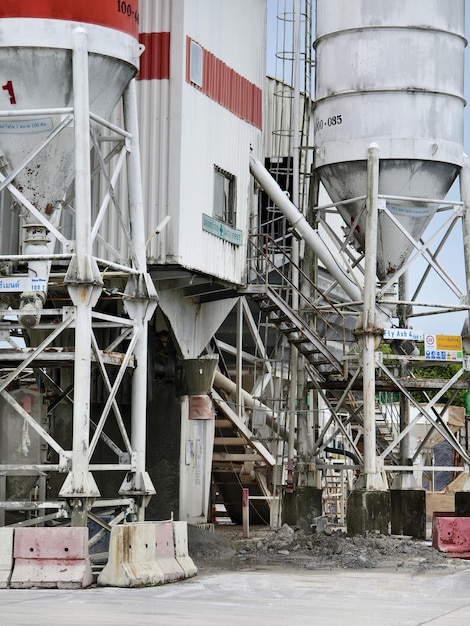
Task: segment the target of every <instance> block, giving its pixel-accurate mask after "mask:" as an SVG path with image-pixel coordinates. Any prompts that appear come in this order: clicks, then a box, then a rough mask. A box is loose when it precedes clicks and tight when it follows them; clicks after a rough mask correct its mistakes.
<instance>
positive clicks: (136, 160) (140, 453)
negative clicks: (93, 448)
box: [121, 80, 157, 521]
mask: <svg viewBox="0 0 470 626" xmlns="http://www.w3.org/2000/svg"><path fill="white" fill-rule="evenodd" d="M123 108H124V124H125V128H126V130H127V131H128V132H129V133H130V135H131V137H130V138H129V139H128V142H129V154H128V157H127V185H128V193H129V219H130V226H131V237H132V244H133V246H134V255H135V256H134V262H135V265H136V269H138V270H139V272H140V274H139V276H138V278H137V279H136V278H135V277H131V278H130V279H129V284H128V287H127V288H126V292H127V293H128V295H130V296H131V298H132V300H131V301H127V302H126V307H127V310H128V313H129V315H130V316H131V317H132V319H133V320H134V323H135V324H136V325H137V327H138V330H137V332H138V334H139V336H138V339H137V343H136V346H135V349H134V355H135V360H136V368H135V370H134V372H133V376H132V395H131V398H132V406H131V421H132V423H131V444H132V449H133V453H134V459H133V462H134V468H135V471H134V472H133V473H132V476H131V475H129V476H128V478H127V480H126V481H124V484H123V487H121V493H123V492H126V493H133V494H135V495H141V496H144V497H147V496H148V497H150V496H151V495H152V494H154V493H155V489H154V487H153V484H152V481H151V479H150V476H149V475H148V474H147V472H146V441H147V385H148V380H147V370H148V368H147V358H148V357H147V353H148V321H149V319H150V318H151V316H152V314H153V312H154V311H155V308H156V306H157V294H156V291H155V288H154V286H153V283H152V281H151V279H150V276H149V275H148V274H147V257H146V237H145V224H144V202H143V194H142V168H141V162H140V152H139V127H138V114H137V97H136V85H135V80H132V81H131V82H130V84H129V86H128V87H127V89H126V91H125V92H124V94H123ZM129 479H130V480H129ZM124 485H125V486H124ZM147 501H148V498H147V499H145V498H144V500H143V501H142V502H141V505H142V506H139V508H138V518H139V521H143V520H144V516H145V506H146V504H147Z"/></svg>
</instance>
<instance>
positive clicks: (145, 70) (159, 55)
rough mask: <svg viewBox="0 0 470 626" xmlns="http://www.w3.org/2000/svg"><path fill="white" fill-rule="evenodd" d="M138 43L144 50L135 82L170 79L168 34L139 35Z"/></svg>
mask: <svg viewBox="0 0 470 626" xmlns="http://www.w3.org/2000/svg"><path fill="white" fill-rule="evenodd" d="M139 41H140V43H141V44H143V45H144V46H145V50H144V52H143V53H142V55H141V57H140V71H139V75H138V76H137V80H152V79H157V80H161V79H164V78H170V33H141V34H140V35H139Z"/></svg>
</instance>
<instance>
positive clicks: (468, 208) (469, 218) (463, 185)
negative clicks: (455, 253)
mask: <svg viewBox="0 0 470 626" xmlns="http://www.w3.org/2000/svg"><path fill="white" fill-rule="evenodd" d="M460 195H461V198H462V202H463V225H462V228H463V242H464V246H463V250H464V262H465V281H466V287H467V302H469V303H470V163H469V160H468V157H467V155H464V159H463V166H462V169H461V171H460ZM469 318H470V312H469ZM469 329H470V319H469Z"/></svg>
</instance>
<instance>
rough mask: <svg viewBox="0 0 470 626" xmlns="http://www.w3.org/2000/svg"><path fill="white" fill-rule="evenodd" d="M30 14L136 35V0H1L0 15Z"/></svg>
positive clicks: (5, 16) (35, 16) (29, 15)
mask: <svg viewBox="0 0 470 626" xmlns="http://www.w3.org/2000/svg"><path fill="white" fill-rule="evenodd" d="M8 17H32V18H39V19H53V20H70V21H72V22H85V23H86V24H97V25H99V26H107V27H109V28H115V29H117V30H120V31H123V32H125V33H128V34H129V35H132V36H133V37H135V38H137V36H138V32H139V2H138V0H1V2H0V18H8Z"/></svg>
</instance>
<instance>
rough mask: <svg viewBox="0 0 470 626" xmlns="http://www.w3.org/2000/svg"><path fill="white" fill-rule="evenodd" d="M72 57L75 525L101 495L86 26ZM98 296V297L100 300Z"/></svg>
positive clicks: (70, 483)
mask: <svg viewBox="0 0 470 626" xmlns="http://www.w3.org/2000/svg"><path fill="white" fill-rule="evenodd" d="M73 38H74V48H73V56H72V71H73V87H74V89H73V92H74V114H75V126H74V131H75V229H76V242H75V243H76V246H75V248H76V249H75V262H74V261H72V264H71V266H72V267H71V268H69V273H68V280H67V282H68V283H69V292H70V295H71V298H72V301H73V303H74V305H75V316H76V323H75V360H74V365H75V370H74V404H73V436H72V468H71V471H70V474H69V475H68V477H67V479H66V480H65V482H64V485H63V486H62V489H61V491H60V495H62V496H65V497H70V498H76V503H75V506H74V509H73V512H72V526H85V525H86V506H87V505H86V502H84V500H85V499H87V498H93V497H95V496H99V495H100V494H99V491H98V488H97V486H96V483H95V481H94V479H93V477H92V475H91V474H90V468H89V465H88V452H89V444H90V387H91V343H90V339H91V334H92V306H93V304H92V303H93V299H94V296H96V293H95V294H94V293H93V292H94V290H95V289H96V285H95V284H93V270H92V267H91V237H90V233H91V196H90V188H91V175H90V118H89V88H88V39H87V33H86V31H85V30H84V29H83V28H77V29H76V30H75V31H74V33H73ZM96 297H97V296H96Z"/></svg>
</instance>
